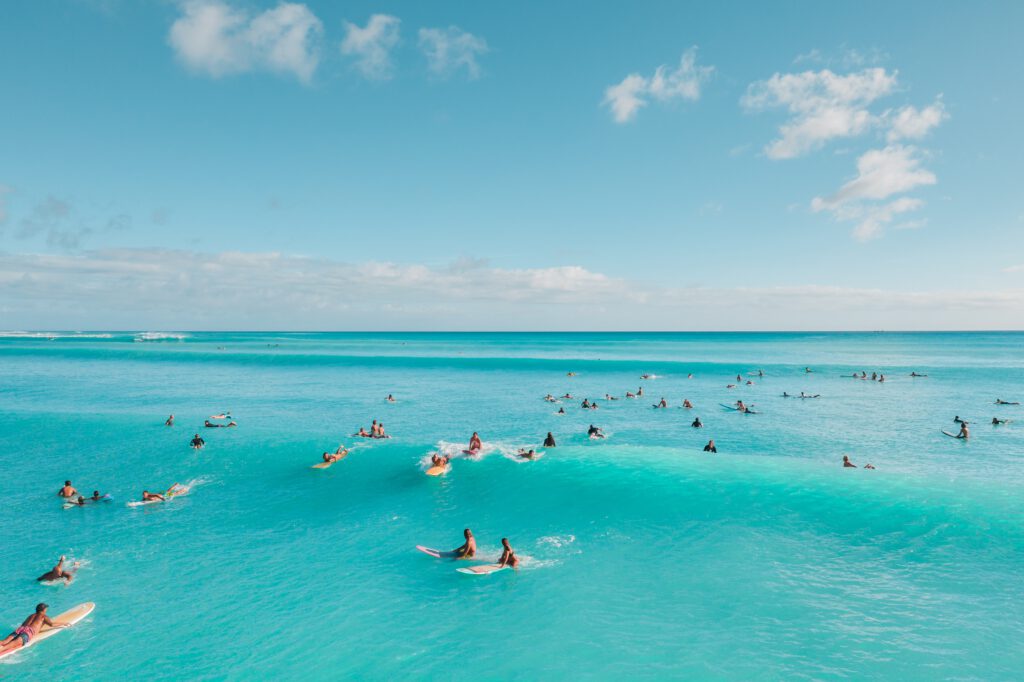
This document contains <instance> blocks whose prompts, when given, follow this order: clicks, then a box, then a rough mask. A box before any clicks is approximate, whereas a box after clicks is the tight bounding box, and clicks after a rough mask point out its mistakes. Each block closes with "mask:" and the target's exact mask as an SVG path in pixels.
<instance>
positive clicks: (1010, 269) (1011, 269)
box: [1003, 263, 1024, 272]
mask: <svg viewBox="0 0 1024 682" xmlns="http://www.w3.org/2000/svg"><path fill="white" fill-rule="evenodd" d="M1003 272H1024V263H1022V264H1020V265H1009V266H1007V267H1005V268H1003Z"/></svg>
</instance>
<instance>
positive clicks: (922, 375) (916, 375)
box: [910, 372, 928, 377]
mask: <svg viewBox="0 0 1024 682" xmlns="http://www.w3.org/2000/svg"><path fill="white" fill-rule="evenodd" d="M910 376H912V377H926V376H928V375H927V374H918V373H917V372H911V373H910Z"/></svg>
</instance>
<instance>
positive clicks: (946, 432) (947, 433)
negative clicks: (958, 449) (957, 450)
mask: <svg viewBox="0 0 1024 682" xmlns="http://www.w3.org/2000/svg"><path fill="white" fill-rule="evenodd" d="M942 433H943V434H944V435H946V436H949V437H950V438H957V439H959V440H967V439H966V438H960V436H958V435H956V434H955V433H950V432H949V431H943V432H942Z"/></svg>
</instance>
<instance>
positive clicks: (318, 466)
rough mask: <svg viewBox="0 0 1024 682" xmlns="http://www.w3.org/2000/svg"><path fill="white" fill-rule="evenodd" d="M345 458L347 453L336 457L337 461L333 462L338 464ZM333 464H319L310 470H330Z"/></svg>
mask: <svg viewBox="0 0 1024 682" xmlns="http://www.w3.org/2000/svg"><path fill="white" fill-rule="evenodd" d="M346 457H348V453H347V452H346V453H345V454H343V455H338V459H336V460H334V462H340V461H341V460H343V459H345V458H346ZM334 462H320V463H319V464H314V465H313V467H312V468H313V469H329V468H331V465H332V464H334Z"/></svg>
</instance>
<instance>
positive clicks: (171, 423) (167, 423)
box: [164, 414, 174, 426]
mask: <svg viewBox="0 0 1024 682" xmlns="http://www.w3.org/2000/svg"><path fill="white" fill-rule="evenodd" d="M164 426H174V415H173V414H172V415H171V416H170V417H168V418H167V421H165V422H164Z"/></svg>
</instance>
